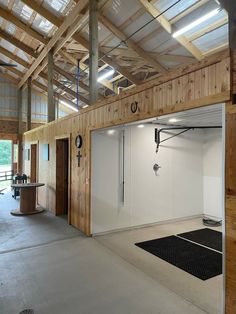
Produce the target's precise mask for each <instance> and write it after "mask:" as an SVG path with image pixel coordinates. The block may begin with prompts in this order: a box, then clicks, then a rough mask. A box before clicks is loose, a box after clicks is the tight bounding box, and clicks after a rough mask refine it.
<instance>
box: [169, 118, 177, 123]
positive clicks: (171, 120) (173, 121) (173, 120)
mask: <svg viewBox="0 0 236 314" xmlns="http://www.w3.org/2000/svg"><path fill="white" fill-rule="evenodd" d="M178 121H179V120H178V119H176V118H171V119H169V122H170V123H175V122H178Z"/></svg>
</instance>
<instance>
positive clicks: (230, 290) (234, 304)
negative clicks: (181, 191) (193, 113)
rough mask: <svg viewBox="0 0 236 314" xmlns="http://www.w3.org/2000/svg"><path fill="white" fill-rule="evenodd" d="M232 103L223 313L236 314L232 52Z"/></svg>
mask: <svg viewBox="0 0 236 314" xmlns="http://www.w3.org/2000/svg"><path fill="white" fill-rule="evenodd" d="M231 64H232V75H231V78H232V80H231V84H232V102H229V103H228V104H227V106H226V134H225V139H226V156H225V182H226V183H225V194H226V195H225V228H226V235H225V253H226V256H225V257H226V260H225V266H226V277H225V281H226V295H225V297H226V302H225V306H226V308H225V313H227V314H234V313H236V100H235V97H234V95H235V94H236V52H232V58H231Z"/></svg>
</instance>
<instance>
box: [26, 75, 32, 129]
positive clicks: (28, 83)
mask: <svg viewBox="0 0 236 314" xmlns="http://www.w3.org/2000/svg"><path fill="white" fill-rule="evenodd" d="M31 85H32V80H31V77H29V78H28V81H27V122H26V130H27V131H29V130H31V98H32V95H31V91H32V89H31Z"/></svg>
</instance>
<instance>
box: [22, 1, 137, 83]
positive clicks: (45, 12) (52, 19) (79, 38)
mask: <svg viewBox="0 0 236 314" xmlns="http://www.w3.org/2000/svg"><path fill="white" fill-rule="evenodd" d="M22 1H23V2H25V3H26V2H27V5H29V6H30V7H31V8H32V9H34V10H36V11H37V12H38V13H39V12H40V13H39V14H41V15H42V16H43V17H44V18H46V19H48V20H49V21H50V22H51V23H52V24H54V25H56V26H57V27H60V26H61V25H62V22H63V19H59V18H58V17H57V16H55V15H54V14H53V13H51V12H49V11H48V10H47V9H45V8H43V10H42V8H41V6H40V5H38V4H37V2H36V1H35V0H30V1H28V0H22ZM106 1H107V0H106ZM106 1H103V2H106ZM103 2H102V3H101V4H100V5H101V7H102V6H103ZM86 14H87V15H86V16H85V17H84V19H86V18H88V12H87V13H86ZM72 38H73V39H74V40H75V41H77V42H78V43H80V44H81V45H82V46H84V47H85V48H86V49H87V50H89V42H88V41H87V39H85V38H83V37H82V36H81V35H80V34H79V33H78V32H77V33H75V34H73V36H72ZM104 54H105V53H103V51H102V49H101V48H100V57H102V56H103V55H104ZM103 61H104V62H105V63H107V64H108V65H110V66H112V67H113V68H114V69H115V70H116V71H118V72H119V73H121V74H122V75H123V76H125V77H127V78H128V79H129V80H130V81H131V82H134V83H135V84H139V83H140V82H139V81H138V80H137V79H136V78H135V77H133V76H132V75H131V74H130V73H129V71H127V70H126V69H125V68H122V67H121V66H119V65H118V64H116V63H115V62H114V61H113V60H111V59H110V58H109V57H107V56H104V57H103ZM82 70H84V69H82Z"/></svg>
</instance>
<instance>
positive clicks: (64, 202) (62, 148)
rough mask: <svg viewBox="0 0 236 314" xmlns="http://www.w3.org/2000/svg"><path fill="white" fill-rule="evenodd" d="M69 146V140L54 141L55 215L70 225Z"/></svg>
mask: <svg viewBox="0 0 236 314" xmlns="http://www.w3.org/2000/svg"><path fill="white" fill-rule="evenodd" d="M69 149H70V144H69V138H62V139H57V140H56V215H57V216H59V215H60V216H66V217H67V220H68V223H70V197H69V195H70V184H69V180H70V178H69V177H70V175H69V174H70V171H69V169H70V153H69Z"/></svg>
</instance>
